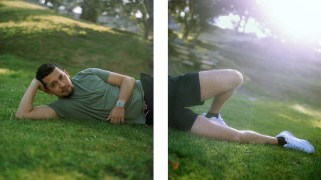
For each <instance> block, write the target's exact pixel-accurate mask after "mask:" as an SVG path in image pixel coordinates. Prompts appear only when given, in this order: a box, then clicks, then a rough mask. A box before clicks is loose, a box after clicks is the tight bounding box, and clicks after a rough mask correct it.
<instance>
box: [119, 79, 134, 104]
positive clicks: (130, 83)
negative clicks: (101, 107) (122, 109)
mask: <svg viewBox="0 0 321 180" xmlns="http://www.w3.org/2000/svg"><path fill="white" fill-rule="evenodd" d="M135 84H136V82H135V79H134V78H132V77H129V76H127V77H126V78H124V79H123V80H122V82H121V85H120V92H119V97H118V100H119V101H122V102H124V103H125V104H126V102H127V101H128V99H129V98H130V96H131V95H132V94H133V92H134V88H135Z"/></svg>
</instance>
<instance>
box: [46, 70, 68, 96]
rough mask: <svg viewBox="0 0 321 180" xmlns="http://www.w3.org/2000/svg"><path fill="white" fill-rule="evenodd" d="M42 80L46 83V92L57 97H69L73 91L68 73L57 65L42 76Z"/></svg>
mask: <svg viewBox="0 0 321 180" xmlns="http://www.w3.org/2000/svg"><path fill="white" fill-rule="evenodd" d="M43 82H44V83H45V84H46V87H47V89H48V92H49V93H52V94H54V95H56V96H58V97H63V98H69V97H70V96H71V95H72V94H73V92H74V86H73V85H72V82H71V80H70V75H69V74H68V73H67V72H66V71H65V70H64V71H63V70H61V69H59V68H57V67H56V68H55V69H54V70H53V71H52V72H51V73H50V74H49V75H48V76H46V77H45V78H43Z"/></svg>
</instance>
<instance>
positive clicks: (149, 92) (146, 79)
mask: <svg viewBox="0 0 321 180" xmlns="http://www.w3.org/2000/svg"><path fill="white" fill-rule="evenodd" d="M140 81H141V82H142V85H143V89H144V101H145V110H144V113H145V117H146V125H148V126H151V125H153V122H154V107H153V105H154V96H153V91H154V90H153V89H154V88H153V77H152V76H150V75H148V74H144V73H141V74H140Z"/></svg>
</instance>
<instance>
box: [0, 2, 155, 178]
mask: <svg viewBox="0 0 321 180" xmlns="http://www.w3.org/2000/svg"><path fill="white" fill-rule="evenodd" d="M150 46H151V45H150V43H149V42H144V41H142V40H141V38H140V37H139V36H137V35H134V34H130V33H126V32H121V31H116V30H113V29H109V28H106V27H101V26H96V25H93V24H90V23H87V22H81V21H75V20H71V19H69V18H65V17H62V16H57V15H55V14H54V13H53V12H51V11H49V10H47V9H44V8H41V7H39V6H35V5H31V4H28V3H24V2H21V1H0V99H1V103H0V129H1V131H0V162H1V163H0V179H34V178H35V177H38V178H40V179H48V178H49V179H57V178H59V179H60V178H65V179H76V178H77V179H88V178H93V179H98V178H99V179H102V178H107V179H114V178H116V179H117V178H135V179H137V178H138V179H150V178H151V177H152V170H153V169H152V167H153V160H152V152H153V150H152V144H153V141H152V130H151V129H148V128H145V127H144V126H140V125H124V126H115V125H109V124H106V123H103V122H100V121H84V120H75V119H68V120H55V121H25V120H17V119H15V117H14V114H15V110H16V108H17V106H18V103H19V101H20V98H21V97H22V95H23V93H24V91H25V89H26V88H27V86H28V85H29V83H30V81H31V79H32V78H33V77H34V73H35V70H36V68H37V66H38V65H39V64H41V63H43V62H47V61H56V62H58V63H60V64H62V65H63V66H64V67H65V68H66V69H67V70H68V71H69V72H70V73H71V74H72V75H73V74H74V73H76V72H77V71H79V70H81V69H83V68H86V67H89V66H90V67H100V68H105V69H108V70H111V71H116V72H120V73H126V74H129V75H132V76H134V77H138V76H139V73H140V72H148V73H152V69H151V68H150V65H151V62H152V54H151V52H152V50H151V47H150ZM54 99H55V97H50V96H47V95H45V94H44V93H38V94H37V96H36V101H35V104H36V105H39V104H45V103H48V102H51V101H53V100H54Z"/></svg>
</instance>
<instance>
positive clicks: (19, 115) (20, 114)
mask: <svg viewBox="0 0 321 180" xmlns="http://www.w3.org/2000/svg"><path fill="white" fill-rule="evenodd" d="M16 118H17V119H25V118H26V115H25V114H23V113H20V112H17V113H16Z"/></svg>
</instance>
